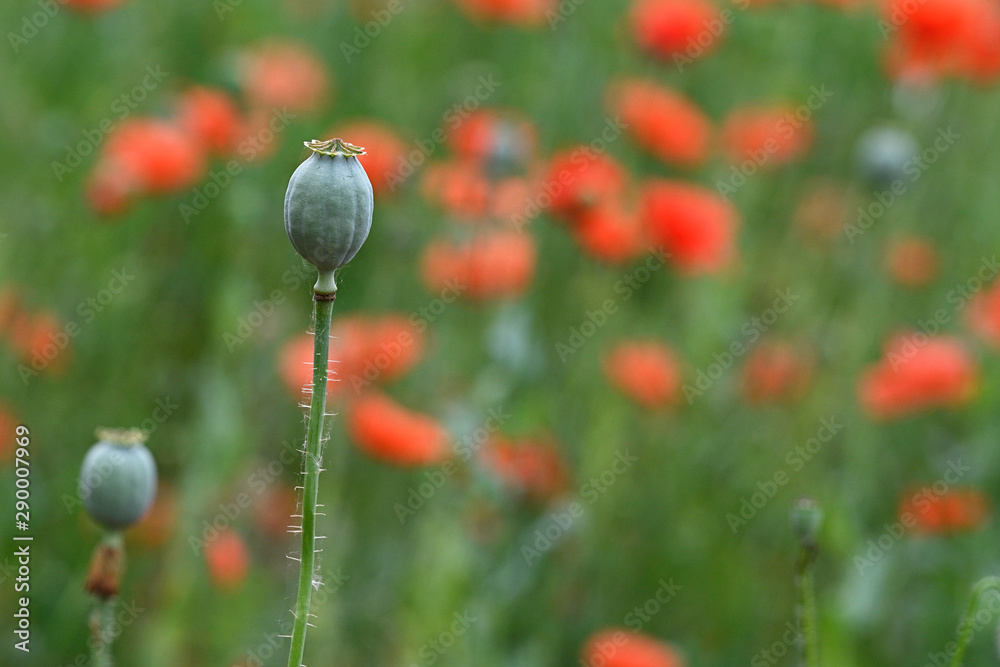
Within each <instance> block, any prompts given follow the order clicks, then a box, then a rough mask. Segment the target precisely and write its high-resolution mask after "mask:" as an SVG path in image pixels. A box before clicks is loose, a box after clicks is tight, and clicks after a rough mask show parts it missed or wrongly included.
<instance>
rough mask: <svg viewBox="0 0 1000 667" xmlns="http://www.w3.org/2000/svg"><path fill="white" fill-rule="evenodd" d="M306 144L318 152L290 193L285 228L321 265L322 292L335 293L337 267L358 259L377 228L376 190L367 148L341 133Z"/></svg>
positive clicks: (304, 252)
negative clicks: (374, 217) (368, 171)
mask: <svg viewBox="0 0 1000 667" xmlns="http://www.w3.org/2000/svg"><path fill="white" fill-rule="evenodd" d="M305 146H306V148H308V149H309V150H311V151H312V153H311V154H310V155H309V157H308V158H306V159H305V161H304V162H303V163H302V164H300V165H299V166H298V168H297V169H296V170H295V172H294V173H293V174H292V177H291V179H289V181H288V190H287V192H286V193H285V232H286V233H287V234H288V239H289V240H290V241H291V242H292V247H294V248H295V251H296V252H297V253H299V254H300V255H302V257H303V258H304V259H305V260H306V261H307V262H309V263H310V264H312V265H313V266H315V267H316V268H317V269H319V280H318V281H317V282H316V292H317V293H320V294H332V293H335V292H336V291H337V284H336V283H335V282H334V278H333V272H334V271H335V270H336V269H339V268H340V267H342V266H344V265H345V264H347V263H348V262H350V261H351V260H352V259H354V256H355V255H356V254H357V253H358V250H360V249H361V246H362V244H364V242H365V240H366V239H367V238H368V232H369V231H371V227H372V210H373V209H374V193H373V192H372V184H371V181H370V180H368V174H366V173H365V170H364V167H362V166H361V162H360V161H358V156H359V155H364V154H365V151H364V149H363V148H359V147H357V146H352V145H351V144H349V143H347V142H345V141H342V140H340V139H330V140H328V141H307V142H305Z"/></svg>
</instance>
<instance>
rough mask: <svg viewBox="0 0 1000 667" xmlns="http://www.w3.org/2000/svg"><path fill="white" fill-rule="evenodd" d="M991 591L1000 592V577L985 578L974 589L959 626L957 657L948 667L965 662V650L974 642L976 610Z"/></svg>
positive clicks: (957, 665)
mask: <svg viewBox="0 0 1000 667" xmlns="http://www.w3.org/2000/svg"><path fill="white" fill-rule="evenodd" d="M990 589H995V590H1000V577H984V578H983V579H980V580H979V581H978V582H976V585H975V586H973V587H972V596H971V597H970V598H969V606H968V607H966V609H965V616H963V617H962V622H961V623H960V624H959V626H958V642H957V645H956V647H955V655H953V656H952V658H951V662H949V663H948V667H961V665H962V661H963V660H965V649H966V647H968V645H969V642H970V641H971V640H972V633H973V623H974V622H975V615H976V609H978V608H979V598H980V597H982V595H983V593H985V592H986V591H988V590H990Z"/></svg>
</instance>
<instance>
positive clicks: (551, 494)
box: [480, 436, 569, 502]
mask: <svg viewBox="0 0 1000 667" xmlns="http://www.w3.org/2000/svg"><path fill="white" fill-rule="evenodd" d="M480 461H481V462H482V463H483V465H485V466H486V467H487V468H488V469H489V470H490V471H492V472H493V473H494V474H495V475H496V476H497V477H499V478H500V480H501V481H502V482H503V483H504V484H505V485H506V486H508V487H510V488H511V489H513V490H514V491H515V492H517V493H519V494H523V495H524V496H526V497H527V498H529V499H531V500H533V501H537V502H545V501H548V500H552V499H553V498H556V497H558V496H559V495H560V494H561V493H562V492H564V491H565V490H566V485H567V483H568V481H569V473H568V471H567V470H566V464H565V463H564V462H563V458H562V456H560V454H559V448H558V447H557V446H556V445H555V443H554V442H552V441H550V440H544V439H542V440H534V439H522V440H517V441H516V442H515V441H512V440H509V439H507V438H505V437H502V436H494V437H493V438H491V439H490V440H489V441H488V442H487V443H486V445H485V446H484V447H483V449H482V450H481V453H480Z"/></svg>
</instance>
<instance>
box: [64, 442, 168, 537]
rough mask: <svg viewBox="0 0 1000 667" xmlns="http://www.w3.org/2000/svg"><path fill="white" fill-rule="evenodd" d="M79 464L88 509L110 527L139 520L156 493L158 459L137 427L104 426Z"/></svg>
mask: <svg viewBox="0 0 1000 667" xmlns="http://www.w3.org/2000/svg"><path fill="white" fill-rule="evenodd" d="M97 437H98V439H99V440H100V442H98V443H97V444H96V445H94V446H93V447H91V448H90V451H88V452H87V455H86V456H85V457H84V459H83V465H82V466H81V467H80V497H81V498H82V499H83V505H84V507H85V508H86V509H87V513H88V514H90V516H91V517H93V519H94V520H95V521H97V522H98V523H100V524H101V525H103V526H104V527H105V528H107V529H108V530H122V529H124V528H128V527H129V526H131V525H132V524H134V523H135V522H136V521H138V520H139V519H140V518H141V517H142V515H143V514H145V513H146V511H147V510H148V509H149V507H150V505H152V503H153V497H154V496H155V495H156V461H154V460H153V455H152V454H150V453H149V450H148V449H146V446H145V445H144V444H143V440H144V436H143V434H142V432H141V431H139V430H138V429H131V430H127V431H117V430H113V429H101V430H99V431H98V433H97Z"/></svg>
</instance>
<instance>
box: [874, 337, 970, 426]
mask: <svg viewBox="0 0 1000 667" xmlns="http://www.w3.org/2000/svg"><path fill="white" fill-rule="evenodd" d="M976 382H977V372H976V366H975V364H974V362H973V360H972V358H971V356H970V355H969V353H968V351H967V350H966V349H965V346H964V345H963V344H962V343H961V342H960V341H959V340H957V339H955V338H952V337H949V336H937V337H928V336H926V335H925V334H923V333H920V332H915V333H908V334H900V335H897V336H895V337H894V338H892V339H891V340H890V341H889V342H888V344H887V345H886V348H885V356H883V358H882V359H881V360H879V362H878V363H877V364H875V365H874V366H871V367H870V368H869V369H868V370H867V371H866V372H865V373H864V375H863V376H862V378H861V382H860V383H859V385H858V395H859V398H860V400H861V405H862V407H863V408H864V409H865V411H866V412H868V414H870V415H871V416H872V417H874V418H876V419H891V418H895V417H901V416H903V415H907V414H910V413H913V412H918V411H920V410H924V409H927V408H932V407H955V406H959V405H961V404H963V403H965V402H967V401H968V400H969V399H970V398H972V396H973V394H974V391H975V388H976Z"/></svg>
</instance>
